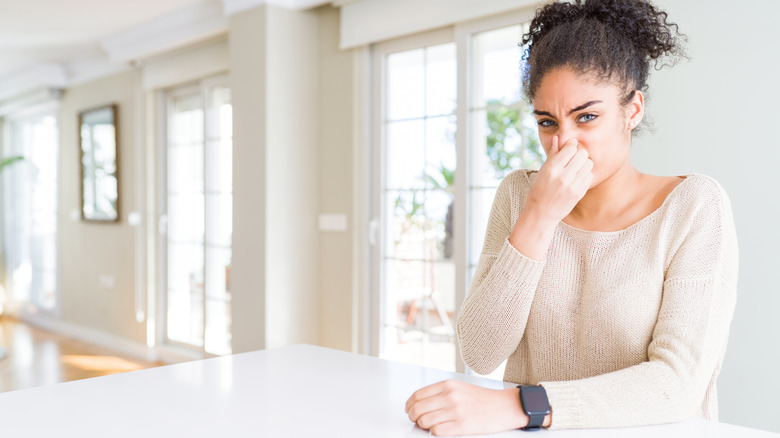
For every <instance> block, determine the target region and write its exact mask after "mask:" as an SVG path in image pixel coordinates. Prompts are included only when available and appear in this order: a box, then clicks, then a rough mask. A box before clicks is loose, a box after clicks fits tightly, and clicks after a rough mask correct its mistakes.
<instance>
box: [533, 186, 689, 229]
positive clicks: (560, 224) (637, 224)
mask: <svg viewBox="0 0 780 438" xmlns="http://www.w3.org/2000/svg"><path fill="white" fill-rule="evenodd" d="M531 173H535V171H532V172H523V174H524V175H525V180H526V182H527V183H528V185H529V187H530V185H531V178H530V174H531ZM680 176H682V177H684V179H683V180H682V182H681V183H680V184H677V186H675V188H673V189H672V191H671V192H669V194H668V195H666V198H665V199H664V202H662V203H661V205H660V206H658V208H656V209H655V210H653V211H652V212H650V214H648V215H647V216H645V217H643V218H641V219H639V220H638V221H636V222H634V223H633V224H631V225H629V226H627V227H626V228H623V229H620V230H616V231H598V230H583V229H582V228H577V227H575V226H572V225H569V224H567V223H566V222H564V221H560V222H558V227H559V228H562V229H567V230H570V231H574V232H577V233H581V234H590V235H593V236H616V235H619V234H622V233H626V232H628V231H630V230H632V229H634V228H637V227H640V226H641V225H643V224H644V223H645V222H650V221H651V220H652V219H653V218H654V217H655V216H658V215H660V214H661V211H663V210H664V209H665V208H666V206H667V205H668V204H669V203H670V202H671V200H672V199H673V198H674V197H676V196H677V194H678V193H679V192H681V191H682V190H683V189H681V187H683V186H687V185H689V184H687V183H688V181H689V180H691V179H693V178H692V177H696V176H700V175H699V174H696V173H691V174H688V175H680Z"/></svg>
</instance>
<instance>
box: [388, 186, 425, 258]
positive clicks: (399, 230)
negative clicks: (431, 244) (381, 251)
mask: <svg viewBox="0 0 780 438" xmlns="http://www.w3.org/2000/svg"><path fill="white" fill-rule="evenodd" d="M385 201H386V203H387V206H386V208H385V212H386V214H387V217H386V219H385V221H384V223H385V224H387V227H386V231H385V238H386V240H385V246H384V247H385V257H393V258H397V259H404V260H422V259H423V258H425V215H424V214H423V204H424V203H425V192H424V191H423V190H393V191H389V192H387V194H386V195H385Z"/></svg>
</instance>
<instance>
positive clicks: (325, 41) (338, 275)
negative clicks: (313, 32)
mask: <svg viewBox="0 0 780 438" xmlns="http://www.w3.org/2000/svg"><path fill="white" fill-rule="evenodd" d="M319 14H320V32H319V51H320V73H319V81H320V99H319V108H318V111H319V117H320V141H319V143H320V148H319V149H320V152H319V163H318V165H319V175H320V181H319V184H318V192H319V193H318V195H319V212H320V213H323V214H343V215H345V216H346V218H347V228H348V230H347V231H344V232H338V231H337V232H327V231H326V232H321V233H320V238H319V241H320V247H319V264H320V265H319V266H320V270H319V290H320V294H319V300H320V312H319V319H320V321H319V322H320V323H319V330H320V337H319V341H320V345H322V346H325V347H330V348H338V349H341V350H346V351H350V350H352V349H353V348H357V345H352V327H353V326H352V322H353V321H352V318H353V317H354V316H356V315H354V314H353V302H352V300H353V296H352V293H353V284H352V282H353V269H357V268H356V267H354V266H353V261H354V256H355V254H354V252H353V243H354V242H353V232H352V231H353V230H354V228H355V227H358V226H359V224H357V223H356V219H357V215H356V214H355V212H354V211H353V199H352V197H353V196H355V195H356V187H355V186H354V183H353V173H354V171H355V163H354V161H353V160H354V158H353V150H354V147H355V145H354V141H353V127H354V126H355V124H356V123H357V122H356V121H355V117H354V112H353V107H352V105H353V96H354V83H355V79H356V78H355V76H354V72H353V56H354V54H353V51H352V50H339V49H338V45H339V11H338V9H336V8H331V7H323V8H320V10H319Z"/></svg>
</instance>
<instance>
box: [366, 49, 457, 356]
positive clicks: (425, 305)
mask: <svg viewBox="0 0 780 438" xmlns="http://www.w3.org/2000/svg"><path fill="white" fill-rule="evenodd" d="M455 58H456V50H455V45H454V44H444V45H437V46H431V47H427V48H421V49H417V50H411V51H408V52H402V53H395V54H392V55H389V56H388V58H387V60H388V62H387V83H386V85H387V87H386V90H387V102H386V105H387V106H386V108H387V114H388V115H389V117H388V118H389V121H387V122H386V123H385V128H386V129H385V135H386V137H385V142H384V143H385V145H386V149H385V151H384V154H383V155H384V157H385V161H384V166H385V172H384V180H383V182H382V189H381V192H380V194H381V195H382V196H384V199H383V203H384V209H385V217H384V218H383V219H384V220H383V221H382V224H383V226H384V227H385V228H384V230H383V235H384V237H385V238H384V240H383V245H382V254H383V263H384V269H383V271H382V272H383V273H384V275H383V277H382V284H383V286H382V294H383V295H382V305H381V308H382V320H383V324H382V334H381V339H382V346H381V352H380V356H382V357H386V358H390V359H393V360H401V361H405V362H410V363H416V364H421V365H428V366H434V367H437V368H443V369H449V370H454V369H455V345H454V336H453V335H454V329H453V327H452V318H453V317H454V316H453V312H454V308H455V298H454V297H455V289H454V279H455V271H454V264H453V263H452V262H451V261H450V258H451V257H452V240H453V236H452V231H453V230H452V221H453V217H452V210H453V206H452V200H453V198H454V181H455V172H456V167H457V161H458V160H457V157H456V150H455V130H456V118H455V116H454V112H455V107H456V100H457V99H456V92H457V81H456V78H457V66H456V59H455ZM401 78H402V79H401ZM399 119H401V120H399Z"/></svg>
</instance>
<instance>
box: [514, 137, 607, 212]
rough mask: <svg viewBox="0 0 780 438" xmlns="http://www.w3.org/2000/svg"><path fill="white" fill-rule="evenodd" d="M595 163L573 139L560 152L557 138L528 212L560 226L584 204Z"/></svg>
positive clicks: (533, 187)
mask: <svg viewBox="0 0 780 438" xmlns="http://www.w3.org/2000/svg"><path fill="white" fill-rule="evenodd" d="M592 170H593V161H591V160H590V158H589V157H588V151H586V150H585V149H578V148H577V140H576V139H574V138H572V139H570V140H569V141H567V142H566V144H564V145H563V147H561V148H560V149H559V147H558V136H557V135H556V136H555V137H553V140H552V146H551V148H550V155H549V156H548V157H547V161H545V163H544V165H542V167H541V168H540V169H539V173H538V174H537V175H536V179H535V180H534V182H533V184H532V185H531V190H530V192H529V193H528V202H527V203H526V208H532V209H538V210H539V213H541V214H544V216H547V217H548V218H549V219H550V221H552V222H555V223H556V224H557V223H558V222H560V221H561V220H563V218H565V217H566V216H568V214H569V213H571V211H572V209H574V207H575V206H576V205H577V203H578V202H580V199H582V198H583V197H584V196H585V194H586V193H587V192H588V189H589V188H590V183H591V182H592V181H593V173H592V172H591V171H592Z"/></svg>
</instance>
